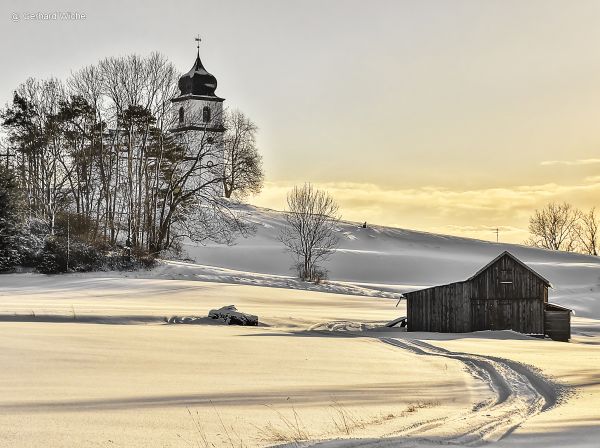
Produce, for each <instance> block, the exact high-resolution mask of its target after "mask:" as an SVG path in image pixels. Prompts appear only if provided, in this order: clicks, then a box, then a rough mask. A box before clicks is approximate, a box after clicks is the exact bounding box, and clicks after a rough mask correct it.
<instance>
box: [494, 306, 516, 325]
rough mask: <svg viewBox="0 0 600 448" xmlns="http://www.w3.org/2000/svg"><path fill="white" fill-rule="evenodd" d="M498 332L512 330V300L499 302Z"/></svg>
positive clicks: (497, 315) (497, 314)
mask: <svg viewBox="0 0 600 448" xmlns="http://www.w3.org/2000/svg"><path fill="white" fill-rule="evenodd" d="M497 303H498V305H497V306H498V309H497V310H496V330H512V329H513V328H512V312H511V310H512V304H511V302H510V300H498V301H497Z"/></svg>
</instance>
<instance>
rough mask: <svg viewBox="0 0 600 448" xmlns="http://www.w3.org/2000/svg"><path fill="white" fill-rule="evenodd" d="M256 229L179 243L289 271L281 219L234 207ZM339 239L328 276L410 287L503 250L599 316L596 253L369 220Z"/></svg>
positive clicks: (209, 256) (258, 268) (232, 261)
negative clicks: (228, 238)
mask: <svg viewBox="0 0 600 448" xmlns="http://www.w3.org/2000/svg"><path fill="white" fill-rule="evenodd" d="M239 212H240V213H241V214H242V215H243V216H244V218H245V219H246V220H248V221H250V222H252V223H254V224H255V225H256V233H255V234H254V235H253V236H250V237H248V238H240V239H239V240H238V241H237V243H236V245H234V246H223V245H217V244H211V245H207V246H194V245H191V244H188V245H186V246H185V249H186V251H187V253H188V255H189V257H190V258H191V259H192V260H194V261H195V262H196V263H198V264H202V265H209V266H215V267H220V268H226V269H231V270H236V271H241V272H248V273H257V274H269V275H277V276H290V275H293V273H292V271H291V270H290V265H291V261H292V260H291V258H290V255H289V254H288V253H286V252H285V251H284V249H283V246H282V244H281V243H280V242H279V241H278V238H277V237H278V235H279V231H280V229H281V228H282V226H284V225H285V221H284V218H283V214H282V213H281V212H277V211H274V210H269V209H264V208H258V207H253V206H249V205H245V206H240V208H239ZM338 232H339V238H340V244H339V248H338V250H337V251H336V253H335V254H334V255H333V256H332V257H331V259H330V261H329V262H328V263H327V265H326V267H327V269H328V270H329V276H330V279H331V280H335V281H339V282H347V283H352V284H356V285H359V286H365V287H367V288H372V289H382V290H387V291H389V290H392V291H400V292H402V291H408V290H412V289H417V288H420V287H424V286H431V285H436V284H443V283H448V282H453V281H458V280H463V279H465V278H467V277H469V276H470V275H472V274H473V273H474V272H476V271H477V270H478V269H479V268H480V267H481V266H483V265H485V264H486V263H487V262H488V261H490V260H491V259H492V258H493V257H495V256H496V255H498V254H499V253H500V252H502V251H504V250H508V251H510V252H512V253H513V254H515V255H516V256H517V257H519V258H520V259H522V260H523V261H525V262H526V263H527V264H529V265H530V266H531V267H532V268H533V269H535V270H536V271H538V272H539V273H540V274H542V275H543V276H544V277H546V278H547V279H548V280H550V282H551V283H552V285H553V287H554V288H553V289H552V290H551V291H550V299H551V300H552V301H553V302H555V303H559V304H562V305H565V306H569V307H571V308H573V309H574V310H575V311H576V312H577V314H578V315H580V316H590V317H592V316H593V317H600V258H598V257H592V256H586V255H580V254H573V253H567V252H556V251H548V250H542V249H535V248H531V247H526V246H521V245H515V244H502V243H499V244H498V243H492V242H488V241H481V240H474V239H468V238H460V237H454V236H447V235H436V234H431V233H426V232H418V231H414V230H404V229H397V228H390V227H384V226H377V225H371V224H368V227H367V228H366V229H364V228H362V227H361V224H359V223H353V222H341V223H340V225H339V228H338Z"/></svg>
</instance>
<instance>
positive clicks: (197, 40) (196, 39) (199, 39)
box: [194, 34, 202, 51]
mask: <svg viewBox="0 0 600 448" xmlns="http://www.w3.org/2000/svg"><path fill="white" fill-rule="evenodd" d="M194 40H195V41H196V42H198V43H197V44H196V48H198V51H200V41H201V40H202V39H201V38H200V34H198V35H197V36H196V38H195V39H194Z"/></svg>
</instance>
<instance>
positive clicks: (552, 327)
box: [544, 307, 571, 342]
mask: <svg viewBox="0 0 600 448" xmlns="http://www.w3.org/2000/svg"><path fill="white" fill-rule="evenodd" d="M544 329H545V333H546V334H547V335H548V336H549V337H550V338H552V339H554V340H555V341H563V342H568V341H569V339H571V311H569V310H557V309H552V308H550V307H549V308H548V309H547V310H546V311H545V312H544Z"/></svg>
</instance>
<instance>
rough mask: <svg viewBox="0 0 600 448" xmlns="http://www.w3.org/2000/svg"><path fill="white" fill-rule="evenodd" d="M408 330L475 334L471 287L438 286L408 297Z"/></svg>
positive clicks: (459, 284) (460, 285) (462, 284)
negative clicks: (472, 322)
mask: <svg viewBox="0 0 600 448" xmlns="http://www.w3.org/2000/svg"><path fill="white" fill-rule="evenodd" d="M407 298H408V301H407V318H408V331H436V332H440V333H463V332H467V331H471V321H470V318H471V308H470V301H469V285H468V284H467V283H465V282H459V283H452V284H450V285H444V286H436V287H434V288H429V289H423V290H421V291H415V292H411V293H409V294H408V295H407Z"/></svg>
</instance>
